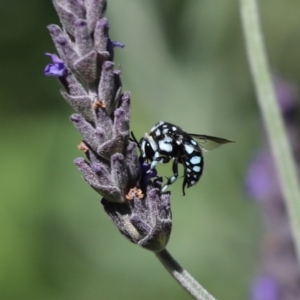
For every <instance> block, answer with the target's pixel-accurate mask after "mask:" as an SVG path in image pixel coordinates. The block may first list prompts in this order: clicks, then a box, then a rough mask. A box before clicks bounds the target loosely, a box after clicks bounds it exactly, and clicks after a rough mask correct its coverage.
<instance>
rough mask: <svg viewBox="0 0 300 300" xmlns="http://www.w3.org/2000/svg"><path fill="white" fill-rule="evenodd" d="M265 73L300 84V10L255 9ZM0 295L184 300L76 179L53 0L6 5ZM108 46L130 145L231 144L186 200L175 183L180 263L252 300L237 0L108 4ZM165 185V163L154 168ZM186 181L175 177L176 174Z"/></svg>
mask: <svg viewBox="0 0 300 300" xmlns="http://www.w3.org/2000/svg"><path fill="white" fill-rule="evenodd" d="M260 8H261V15H262V25H263V29H264V33H265V37H266V42H267V48H268V52H269V55H270V60H271V63H272V68H273V70H274V72H275V73H276V74H277V75H280V76H282V77H283V78H285V79H287V80H289V81H291V82H294V83H298V82H299V80H300V68H299V63H298V61H299V52H300V18H299V14H300V2H299V1H297V0H287V1H280V0H273V1H267V0H263V1H260ZM0 10H1V19H0V24H1V31H0V43H1V46H0V52H1V69H0V76H1V90H0V95H1V102H0V124H1V126H0V131H1V157H0V160H1V161H0V176H1V180H0V182H1V183H0V185H1V201H0V205H1V209H0V234H1V235H0V238H1V242H0V299H4V300H6V299H13V300H14V299H43V300H44V299H45V300H48V299H49V300H52V299H55V300H59V299H63V300H65V299H72V300H77V299H78V300H83V299H84V300H94V299H190V297H189V296H188V295H187V294H186V292H185V291H184V290H182V289H181V287H179V286H178V285H177V284H176V283H175V281H174V280H173V279H172V278H171V276H170V275H169V274H168V273H167V272H166V271H165V270H164V268H163V266H162V265H160V264H159V262H158V260H157V259H156V257H155V256H154V255H153V254H152V253H150V252H147V251H145V250H143V249H141V248H139V247H137V246H134V245H132V244H131V243H129V242H128V241H127V240H126V239H125V238H124V237H122V236H121V235H120V234H119V232H118V231H117V229H116V228H115V227H114V225H113V224H112V223H111V220H110V219H109V218H108V216H107V215H106V214H105V213H104V211H103V209H102V207H101V205H100V204H99V201H100V197H99V196H98V195H97V194H96V193H95V192H94V191H93V190H91V189H90V188H89V187H88V186H87V185H86V184H85V182H84V181H83V180H82V178H81V175H80V173H79V172H78V171H77V169H76V168H75V166H74V165H73V164H72V160H73V159H74V158H76V157H78V156H81V155H82V153H80V152H79V151H78V150H77V148H76V145H77V144H78V143H79V142H80V136H79V134H78V132H76V130H75V129H74V128H73V126H72V124H71V122H70V121H69V116H70V114H71V113H72V110H71V108H70V107H68V105H67V104H66V103H65V102H64V100H63V99H62V97H61V96H60V94H59V89H60V86H59V84H58V82H57V81H56V80H55V79H54V78H46V77H44V76H43V69H44V66H45V65H46V64H47V63H48V61H49V59H48V58H47V57H46V56H45V55H44V53H45V52H55V50H54V46H53V44H52V41H51V39H50V37H49V35H48V32H47V30H46V26H47V25H48V24H50V23H58V18H57V16H56V14H55V12H54V9H53V7H52V3H51V1H50V0H47V1H45V0H44V1H40V0H30V1H16V0H11V1H2V2H1V3H0ZM107 15H108V17H109V20H110V24H111V31H110V36H111V38H112V39H113V40H118V41H121V42H123V43H124V44H126V48H125V49H122V50H121V49H116V57H115V62H116V65H119V64H121V65H122V74H123V85H124V90H130V91H131V93H132V123H131V129H132V130H133V131H134V132H135V135H136V136H137V137H141V136H142V135H143V134H144V133H145V132H148V131H149V130H150V128H151V127H152V126H153V125H154V124H155V123H156V122H158V121H160V120H164V121H169V122H172V123H175V124H178V125H180V126H182V127H183V128H184V129H186V130H187V131H189V132H194V133H205V134H209V135H216V136H221V137H225V138H228V139H232V140H235V141H236V142H237V143H235V144H230V145H228V146H224V147H222V148H220V149H218V150H216V151H213V152H209V153H206V154H205V172H204V175H203V177H202V179H201V181H200V182H199V184H198V185H197V186H196V187H193V188H191V189H188V190H187V195H186V196H185V197H182V193H181V180H182V179H181V180H178V182H177V183H176V184H174V185H173V186H172V187H171V190H172V210H173V221H174V222H173V232H172V235H171V239H170V242H169V245H168V249H169V251H170V252H171V253H172V254H173V255H174V257H175V258H176V259H177V260H178V261H179V262H180V263H181V264H182V266H183V267H184V268H186V269H187V270H188V271H189V272H190V273H191V274H192V275H194V276H195V277H196V278H197V279H198V280H199V281H200V282H201V284H202V285H203V286H204V287H205V288H206V289H207V290H208V291H210V292H211V293H212V294H213V295H214V296H215V297H216V298H218V299H230V300H238V299H248V297H249V285H250V283H251V281H252V279H253V277H254V276H255V275H256V273H257V271H258V270H259V264H260V258H259V247H260V246H259V239H260V235H261V231H260V217H259V210H258V208H257V206H256V204H255V203H254V202H253V201H251V200H250V199H249V198H247V196H245V189H244V175H245V172H246V170H247V165H248V163H249V160H250V158H251V156H252V154H253V151H254V150H255V149H256V148H257V147H259V142H260V137H259V132H260V128H261V122H260V117H259V112H258V108H257V104H256V101H255V97H254V91H253V86H252V83H251V78H250V75H249V69H248V66H247V61H246V56H245V49H244V42H243V37H242V31H241V25H240V20H239V9H238V2H237V1H207V0H201V1H191V0H185V1H182V0H181V1H180V0H172V1H171V0H152V1H139V0H128V1H117V0H108V14H107ZM159 170H160V171H161V172H160V174H165V175H168V174H170V172H171V166H170V165H169V166H165V167H163V168H162V167H159ZM181 172H182V169H181Z"/></svg>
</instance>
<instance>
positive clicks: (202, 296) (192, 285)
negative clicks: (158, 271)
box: [156, 249, 216, 300]
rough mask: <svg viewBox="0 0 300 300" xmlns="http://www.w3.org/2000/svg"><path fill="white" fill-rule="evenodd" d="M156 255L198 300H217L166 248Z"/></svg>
mask: <svg viewBox="0 0 300 300" xmlns="http://www.w3.org/2000/svg"><path fill="white" fill-rule="evenodd" d="M156 256H157V257H158V259H159V260H160V262H161V263H162V264H163V265H164V267H165V268H166V269H167V270H168V271H169V272H170V274H171V275H172V276H173V277H174V278H175V279H176V280H177V281H178V283H179V284H180V285H181V286H182V287H183V288H184V289H185V290H186V291H187V292H189V293H190V295H191V296H193V297H194V298H195V299H197V300H216V299H215V298H214V297H213V296H212V295H210V294H209V293H208V292H207V291H206V290H205V289H204V288H203V287H202V286H201V285H200V284H199V283H198V282H197V281H196V280H195V279H194V278H193V277H192V276H191V275H190V274H189V273H188V272H187V271H186V270H184V269H183V268H182V267H181V266H180V265H179V264H178V262H177V261H176V260H175V259H174V258H173V257H172V256H171V254H170V253H169V252H168V250H167V249H164V250H162V251H160V252H158V253H156Z"/></svg>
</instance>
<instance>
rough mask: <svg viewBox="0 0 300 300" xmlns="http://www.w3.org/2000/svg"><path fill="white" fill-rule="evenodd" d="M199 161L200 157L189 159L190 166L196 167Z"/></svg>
mask: <svg viewBox="0 0 300 300" xmlns="http://www.w3.org/2000/svg"><path fill="white" fill-rule="evenodd" d="M200 161H201V157H200V156H194V157H192V158H191V159H190V162H191V164H193V165H196V164H199V163H200Z"/></svg>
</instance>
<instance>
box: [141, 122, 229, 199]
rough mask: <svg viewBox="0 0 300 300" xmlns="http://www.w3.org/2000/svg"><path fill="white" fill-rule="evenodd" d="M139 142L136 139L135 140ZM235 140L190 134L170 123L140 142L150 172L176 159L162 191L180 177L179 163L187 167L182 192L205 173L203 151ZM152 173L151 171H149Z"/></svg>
mask: <svg viewBox="0 0 300 300" xmlns="http://www.w3.org/2000/svg"><path fill="white" fill-rule="evenodd" d="M135 141H136V140H135ZM231 142H232V141H229V140H226V139H223V138H219V137H214V136H209V135H203V134H193V133H187V132H185V131H184V130H183V129H181V128H180V127H178V126H176V125H173V124H171V123H167V122H159V123H157V124H156V125H155V126H154V127H153V128H152V129H151V130H150V133H149V134H147V133H146V134H145V136H144V137H143V138H142V139H141V140H140V142H139V143H138V145H139V148H140V150H141V154H142V157H143V158H144V159H145V160H149V161H150V162H151V165H150V170H151V169H154V168H155V167H156V165H157V163H161V164H165V163H168V162H169V161H170V160H171V159H172V160H173V167H172V169H173V175H172V176H171V177H170V178H168V181H167V183H166V184H165V185H164V187H163V188H162V191H165V190H166V189H167V188H168V186H169V185H171V184H172V183H174V182H175V181H176V179H177V177H178V164H179V163H181V164H182V165H183V167H184V176H183V177H184V179H183V185H182V192H183V195H185V187H188V188H189V187H191V186H193V185H195V184H196V183H197V182H198V181H199V180H200V177H201V175H202V172H203V155H202V152H203V151H208V150H213V149H215V148H217V147H219V146H221V145H223V144H227V143H231ZM150 170H149V171H150Z"/></svg>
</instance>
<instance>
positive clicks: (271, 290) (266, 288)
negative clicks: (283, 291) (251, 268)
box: [251, 276, 280, 300]
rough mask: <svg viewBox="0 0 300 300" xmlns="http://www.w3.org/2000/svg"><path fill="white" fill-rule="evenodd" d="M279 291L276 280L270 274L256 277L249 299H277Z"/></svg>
mask: <svg viewBox="0 0 300 300" xmlns="http://www.w3.org/2000/svg"><path fill="white" fill-rule="evenodd" d="M279 299H280V292H279V286H278V283H277V282H276V280H275V279H274V278H272V277H270V276H260V277H258V278H257V279H256V280H255V282H254V284H253V286H252V297H251V300H279Z"/></svg>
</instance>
